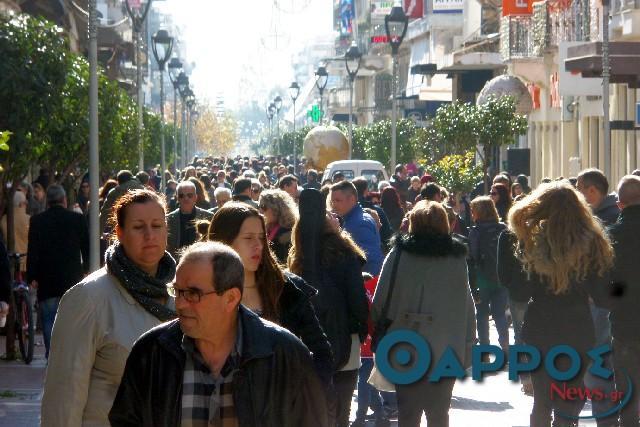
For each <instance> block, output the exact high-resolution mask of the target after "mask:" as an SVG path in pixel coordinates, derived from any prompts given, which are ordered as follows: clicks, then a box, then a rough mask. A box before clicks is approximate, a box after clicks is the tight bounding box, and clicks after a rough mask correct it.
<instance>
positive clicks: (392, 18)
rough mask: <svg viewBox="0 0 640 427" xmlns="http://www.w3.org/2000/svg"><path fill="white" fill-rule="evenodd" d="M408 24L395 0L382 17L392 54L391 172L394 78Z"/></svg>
mask: <svg viewBox="0 0 640 427" xmlns="http://www.w3.org/2000/svg"><path fill="white" fill-rule="evenodd" d="M408 25H409V18H407V15H405V14H404V10H402V5H401V4H400V2H399V1H396V2H395V4H394V5H393V7H392V8H391V12H390V13H389V14H388V15H386V16H385V17H384V28H385V31H386V32H387V39H388V40H389V44H390V45H391V55H392V56H393V79H392V80H391V167H390V170H391V172H393V170H394V168H395V167H396V122H397V120H398V118H397V111H396V110H397V104H398V100H397V99H396V90H397V89H396V80H397V74H398V50H399V49H400V45H401V44H402V40H403V39H404V36H405V35H406V34H407V26H408Z"/></svg>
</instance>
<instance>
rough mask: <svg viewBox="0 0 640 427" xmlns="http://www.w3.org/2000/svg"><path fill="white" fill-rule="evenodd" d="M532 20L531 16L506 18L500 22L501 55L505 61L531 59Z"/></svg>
mask: <svg viewBox="0 0 640 427" xmlns="http://www.w3.org/2000/svg"><path fill="white" fill-rule="evenodd" d="M532 22H533V21H532V19H531V17H530V16H504V17H502V19H501V22H500V54H501V55H502V59H503V60H504V61H508V60H510V59H514V58H529V57H531V56H534V55H533V50H532V44H531V41H532Z"/></svg>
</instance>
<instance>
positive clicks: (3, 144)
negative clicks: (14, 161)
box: [0, 131, 11, 151]
mask: <svg viewBox="0 0 640 427" xmlns="http://www.w3.org/2000/svg"><path fill="white" fill-rule="evenodd" d="M9 138H11V132H9V131H4V132H2V131H0V150H2V151H9Z"/></svg>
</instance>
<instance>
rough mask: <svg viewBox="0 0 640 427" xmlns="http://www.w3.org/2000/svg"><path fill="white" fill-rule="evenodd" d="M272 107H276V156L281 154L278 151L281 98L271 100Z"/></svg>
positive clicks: (278, 96)
mask: <svg viewBox="0 0 640 427" xmlns="http://www.w3.org/2000/svg"><path fill="white" fill-rule="evenodd" d="M273 105H275V106H276V140H277V141H278V150H277V152H278V154H282V153H281V151H280V110H281V109H282V97H281V96H280V95H277V96H276V97H275V98H273Z"/></svg>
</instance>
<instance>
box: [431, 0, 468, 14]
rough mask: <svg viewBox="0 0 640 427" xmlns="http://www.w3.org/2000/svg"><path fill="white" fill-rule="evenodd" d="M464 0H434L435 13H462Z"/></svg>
mask: <svg viewBox="0 0 640 427" xmlns="http://www.w3.org/2000/svg"><path fill="white" fill-rule="evenodd" d="M463 6H464V0H433V13H462V8H463Z"/></svg>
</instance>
